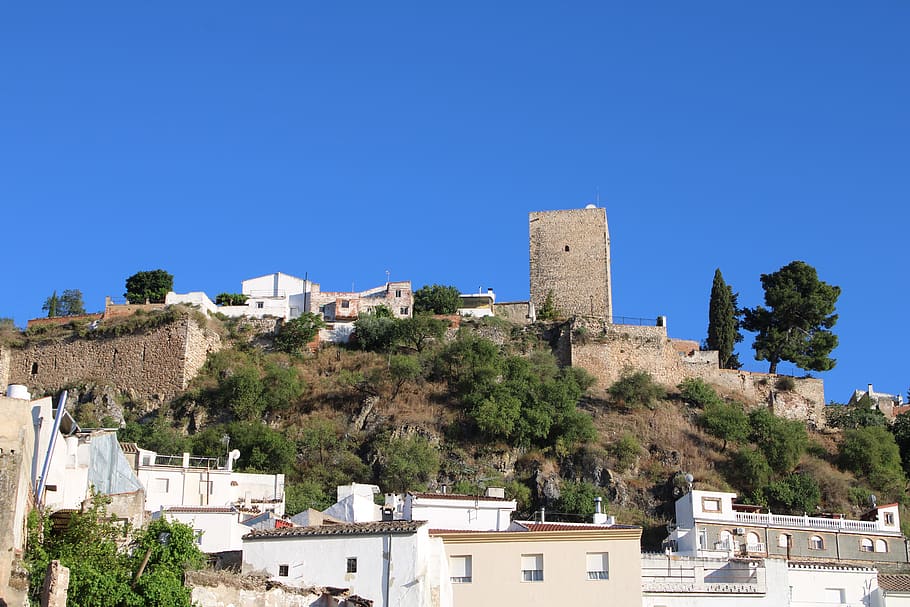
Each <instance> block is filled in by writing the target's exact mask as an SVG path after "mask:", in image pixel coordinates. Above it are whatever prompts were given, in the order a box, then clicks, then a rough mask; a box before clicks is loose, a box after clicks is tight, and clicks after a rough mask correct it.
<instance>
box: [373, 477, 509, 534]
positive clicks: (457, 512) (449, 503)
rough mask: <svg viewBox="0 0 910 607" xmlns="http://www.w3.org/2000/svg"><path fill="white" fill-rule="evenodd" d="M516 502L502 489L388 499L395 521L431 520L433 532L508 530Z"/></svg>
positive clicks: (387, 502) (392, 497)
mask: <svg viewBox="0 0 910 607" xmlns="http://www.w3.org/2000/svg"><path fill="white" fill-rule="evenodd" d="M516 507H517V502H516V501H515V500H508V499H506V498H505V491H504V490H503V489H502V488H497V487H490V488H488V489H487V490H486V492H485V494H484V495H482V496H481V495H461V494H455V493H414V492H409V493H407V494H405V496H404V498H403V499H402V498H401V497H399V496H398V495H394V494H390V495H387V496H386V509H387V510H391V511H392V512H393V514H392V516H393V517H394V518H401V519H403V520H406V521H429V523H430V527H431V528H433V529H449V530H459V531H505V530H506V529H508V528H509V525H510V524H511V522H512V513H513V512H515V508H516Z"/></svg>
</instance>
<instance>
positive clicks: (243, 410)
mask: <svg viewBox="0 0 910 607" xmlns="http://www.w3.org/2000/svg"><path fill="white" fill-rule="evenodd" d="M262 390H263V387H262V381H261V380H260V379H259V370H258V369H256V368H255V367H241V368H239V369H237V370H236V371H234V373H233V374H232V375H231V376H230V377H229V378H227V380H226V381H225V382H224V383H223V385H222V389H221V392H222V397H223V399H224V401H225V403H227V405H228V406H229V407H230V410H231V412H232V413H233V414H234V416H235V417H236V418H237V419H242V420H246V421H252V420H258V419H261V418H262V414H263V413H264V412H265V403H264V402H263V401H262Z"/></svg>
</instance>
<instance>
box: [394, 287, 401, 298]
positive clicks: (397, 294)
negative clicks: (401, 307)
mask: <svg viewBox="0 0 910 607" xmlns="http://www.w3.org/2000/svg"><path fill="white" fill-rule="evenodd" d="M395 297H401V289H395Z"/></svg>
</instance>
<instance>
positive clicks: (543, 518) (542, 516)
mask: <svg viewBox="0 0 910 607" xmlns="http://www.w3.org/2000/svg"><path fill="white" fill-rule="evenodd" d="M540 522H541V523H546V522H547V512H546V510H544V507H543V506H541V507H540Z"/></svg>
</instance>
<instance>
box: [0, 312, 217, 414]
mask: <svg viewBox="0 0 910 607" xmlns="http://www.w3.org/2000/svg"><path fill="white" fill-rule="evenodd" d="M220 349H221V338H220V337H219V336H218V334H217V333H215V332H214V331H212V330H210V329H206V328H202V327H200V326H199V325H198V324H196V322H195V321H194V320H193V319H192V318H185V319H181V320H178V321H176V322H174V323H171V324H167V325H163V326H160V327H156V328H154V329H151V330H149V331H147V332H144V333H141V334H134V335H123V336H119V337H106V338H99V339H79V338H68V339H64V340H62V341H49V342H42V343H34V344H30V345H27V346H25V347H23V348H11V349H10V350H9V357H10V364H9V370H8V373H7V374H6V377H3V376H0V383H2V384H3V386H6V385H7V384H10V383H12V384H24V385H26V386H28V387H29V389H30V390H31V391H32V393H34V394H42V393H45V392H54V391H56V390H59V389H60V388H61V387H63V386H67V385H72V384H75V383H78V382H82V381H103V382H105V383H110V384H112V385H114V386H115V387H117V388H118V389H120V390H122V391H124V392H127V393H129V394H130V395H132V396H133V397H137V398H141V399H145V400H148V401H154V402H164V401H167V400H170V399H171V398H173V397H174V396H176V395H177V394H178V393H179V392H180V391H182V390H184V389H185V388H186V387H187V385H188V383H189V381H190V380H191V379H192V378H193V377H195V375H196V373H198V371H199V369H200V368H201V367H202V365H203V364H204V363H205V360H206V357H207V356H208V353H209V352H215V351H218V350H220ZM2 359H3V356H2V354H0V361H2ZM0 367H2V364H0ZM0 371H2V368H0Z"/></svg>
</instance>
